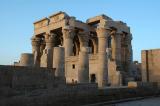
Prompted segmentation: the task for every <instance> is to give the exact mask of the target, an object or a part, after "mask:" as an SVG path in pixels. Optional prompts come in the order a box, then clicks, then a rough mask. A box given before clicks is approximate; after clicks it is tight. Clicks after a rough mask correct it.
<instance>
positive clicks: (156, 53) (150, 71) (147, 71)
mask: <svg viewBox="0 0 160 106" xmlns="http://www.w3.org/2000/svg"><path fill="white" fill-rule="evenodd" d="M141 55H142V81H143V82H160V65H159V63H160V49H154V50H143V51H142V54H141Z"/></svg>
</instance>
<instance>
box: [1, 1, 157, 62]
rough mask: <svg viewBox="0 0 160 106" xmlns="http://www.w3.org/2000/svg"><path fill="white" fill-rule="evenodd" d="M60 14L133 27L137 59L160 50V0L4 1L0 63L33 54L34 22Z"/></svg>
mask: <svg viewBox="0 0 160 106" xmlns="http://www.w3.org/2000/svg"><path fill="white" fill-rule="evenodd" d="M57 11H65V12H66V13H67V14H69V15H70V16H75V17H76V18H77V19H79V20H82V21H86V19H87V18H89V17H93V16H96V15H99V14H106V15H107V16H109V17H111V18H113V19H114V20H122V21H124V22H125V23H127V24H128V26H130V27H131V32H132V34H133V40H132V46H133V55H134V56H133V58H134V60H139V61H140V60H141V50H143V49H154V48H160V0H0V39H1V40H0V64H12V63H13V62H14V61H18V60H19V57H20V54H21V53H26V52H31V41H30V38H31V36H32V35H33V22H34V21H36V20H39V19H41V18H43V17H46V16H49V15H51V14H53V13H55V12H57Z"/></svg>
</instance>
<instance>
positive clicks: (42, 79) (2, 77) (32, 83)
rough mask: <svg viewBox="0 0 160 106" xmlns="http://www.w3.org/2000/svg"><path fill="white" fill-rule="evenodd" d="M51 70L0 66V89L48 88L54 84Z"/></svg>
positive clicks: (54, 80) (54, 79)
mask: <svg viewBox="0 0 160 106" xmlns="http://www.w3.org/2000/svg"><path fill="white" fill-rule="evenodd" d="M54 76H55V75H54V71H53V69H47V68H34V67H20V66H0V87H2V86H7V87H11V88H16V89H23V88H25V89H27V88H29V89H32V88H33V89H34V88H48V87H51V86H53V85H54V84H55V83H56V79H57V78H55V77H54Z"/></svg>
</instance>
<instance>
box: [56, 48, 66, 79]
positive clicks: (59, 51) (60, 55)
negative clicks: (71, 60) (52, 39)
mask: <svg viewBox="0 0 160 106" xmlns="http://www.w3.org/2000/svg"><path fill="white" fill-rule="evenodd" d="M53 58H54V59H53V68H56V71H55V76H58V77H62V78H64V77H65V73H64V63H65V62H64V47H54V56H53Z"/></svg>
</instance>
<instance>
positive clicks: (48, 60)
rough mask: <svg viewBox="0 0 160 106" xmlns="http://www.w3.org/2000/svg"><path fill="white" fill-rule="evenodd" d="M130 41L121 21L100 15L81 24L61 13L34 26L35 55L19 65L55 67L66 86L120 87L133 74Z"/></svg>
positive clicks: (126, 27) (30, 55) (127, 29)
mask: <svg viewBox="0 0 160 106" xmlns="http://www.w3.org/2000/svg"><path fill="white" fill-rule="evenodd" d="M131 40H132V34H131V32H130V28H129V27H128V26H127V25H126V23H124V22H122V21H114V20H113V19H112V18H110V17H108V16H106V15H99V16H96V17H93V18H89V19H88V20H87V21H86V22H82V21H79V20H76V18H75V17H72V16H69V15H67V14H66V13H65V12H58V13H56V14H53V15H51V16H50V17H49V18H44V19H42V20H39V21H37V22H35V23H34V35H33V36H32V38H31V42H32V43H31V44H32V53H30V54H29V53H25V54H22V55H21V59H20V62H19V63H16V64H18V65H20V66H34V67H46V68H53V69H54V70H55V75H56V76H60V77H63V78H65V80H66V82H67V83H98V86H99V87H104V86H109V85H110V86H120V85H123V84H125V83H126V80H127V78H128V76H129V73H130V71H131V65H132V45H131Z"/></svg>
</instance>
